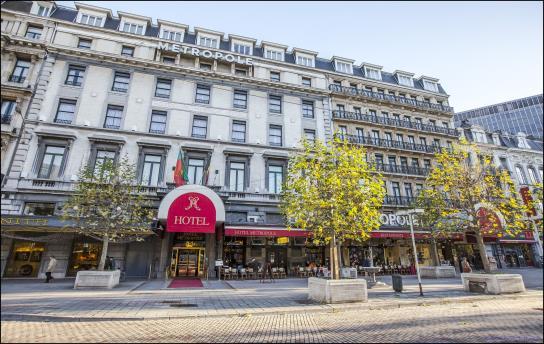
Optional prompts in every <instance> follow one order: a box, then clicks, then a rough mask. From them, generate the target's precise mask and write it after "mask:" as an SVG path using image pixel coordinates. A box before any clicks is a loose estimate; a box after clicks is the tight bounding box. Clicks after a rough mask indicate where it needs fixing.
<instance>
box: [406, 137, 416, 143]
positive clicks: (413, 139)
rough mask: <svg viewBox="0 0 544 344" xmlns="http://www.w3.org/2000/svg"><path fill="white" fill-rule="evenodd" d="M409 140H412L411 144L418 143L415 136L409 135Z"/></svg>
mask: <svg viewBox="0 0 544 344" xmlns="http://www.w3.org/2000/svg"><path fill="white" fill-rule="evenodd" d="M408 142H410V144H411V145H415V144H416V139H415V138H414V137H413V136H411V135H410V136H408Z"/></svg>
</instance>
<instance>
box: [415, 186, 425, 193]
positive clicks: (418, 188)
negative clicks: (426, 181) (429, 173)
mask: <svg viewBox="0 0 544 344" xmlns="http://www.w3.org/2000/svg"><path fill="white" fill-rule="evenodd" d="M421 190H423V184H416V195H419V193H420V191H421Z"/></svg>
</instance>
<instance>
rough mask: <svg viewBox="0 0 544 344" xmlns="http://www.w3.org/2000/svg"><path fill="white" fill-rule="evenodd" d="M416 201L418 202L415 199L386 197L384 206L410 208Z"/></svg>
mask: <svg viewBox="0 0 544 344" xmlns="http://www.w3.org/2000/svg"><path fill="white" fill-rule="evenodd" d="M415 201H416V198H415V197H409V196H391V195H385V198H384V200H383V205H387V206H404V207H408V206H410V205H412V204H414V203H415Z"/></svg>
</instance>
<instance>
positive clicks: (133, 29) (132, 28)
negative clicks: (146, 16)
mask: <svg viewBox="0 0 544 344" xmlns="http://www.w3.org/2000/svg"><path fill="white" fill-rule="evenodd" d="M122 31H124V32H129V33H134V34H137V35H142V34H143V33H144V26H143V25H138V24H133V23H127V22H125V25H123V30H122Z"/></svg>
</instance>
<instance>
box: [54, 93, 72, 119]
mask: <svg viewBox="0 0 544 344" xmlns="http://www.w3.org/2000/svg"><path fill="white" fill-rule="evenodd" d="M75 112H76V101H75V100H69V99H61V100H60V101H59V107H58V108H57V115H56V116H55V123H65V124H72V122H73V120H74V114H75Z"/></svg>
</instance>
